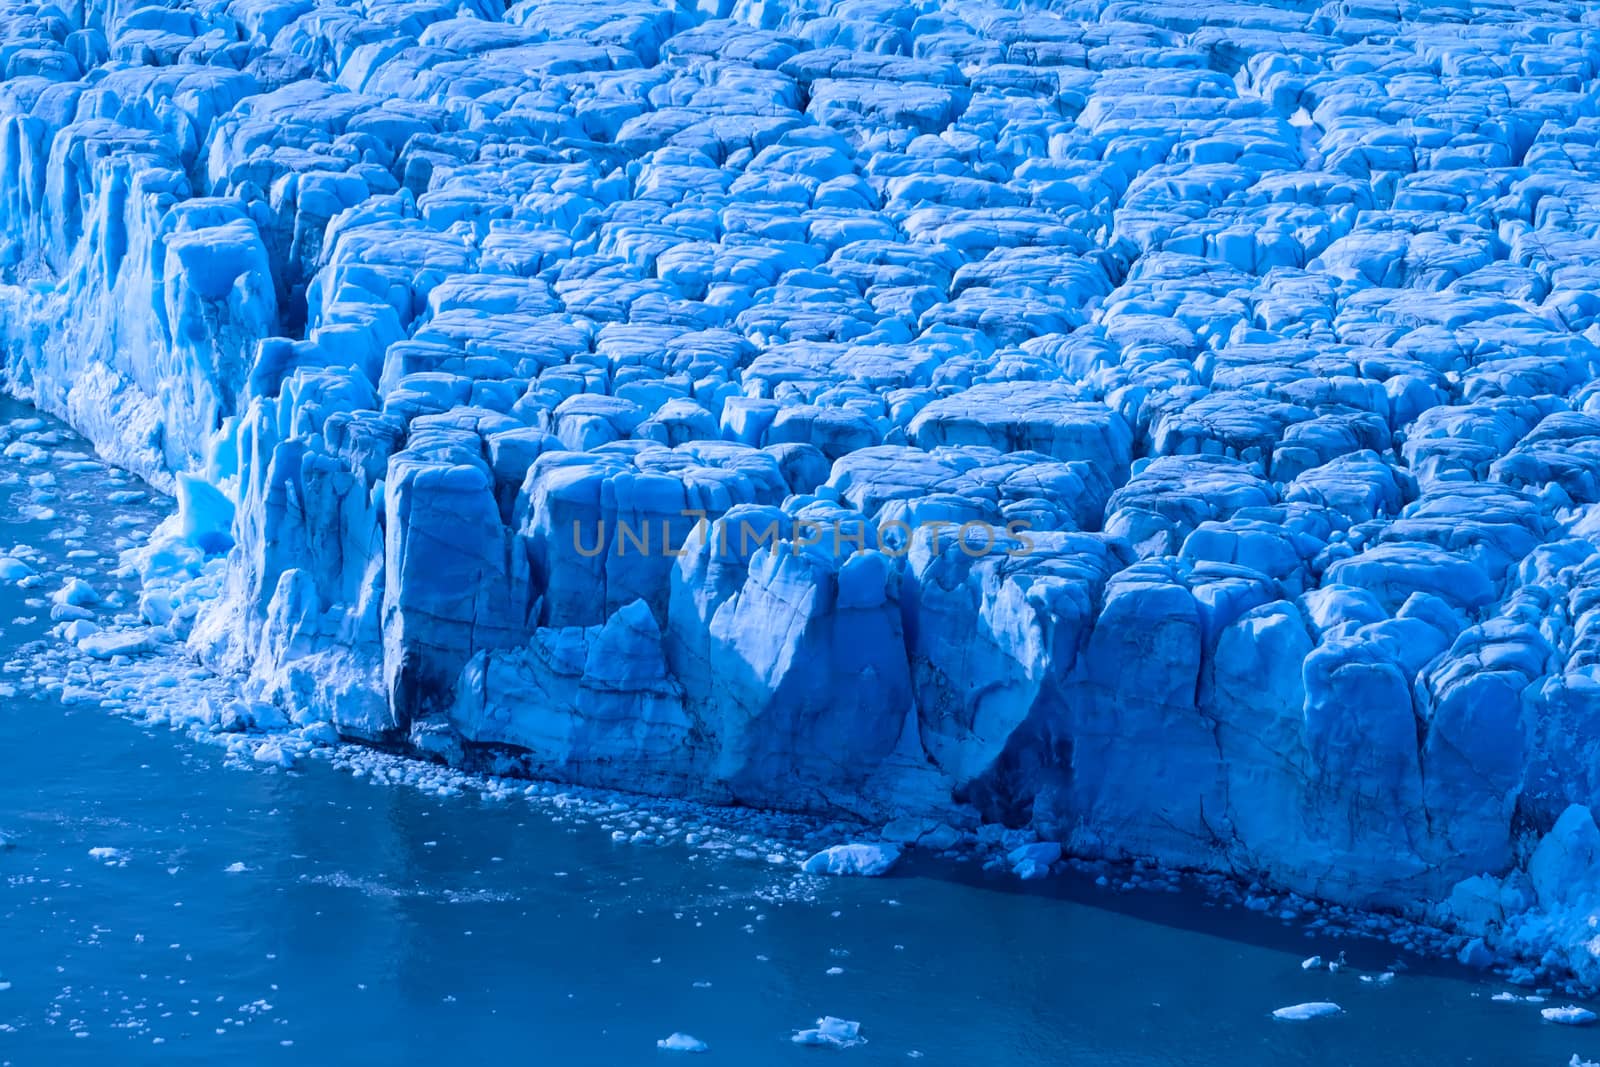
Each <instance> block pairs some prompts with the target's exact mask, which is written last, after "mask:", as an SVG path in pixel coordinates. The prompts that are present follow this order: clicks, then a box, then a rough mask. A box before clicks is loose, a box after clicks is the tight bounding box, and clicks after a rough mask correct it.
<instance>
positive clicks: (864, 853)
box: [802, 842, 900, 878]
mask: <svg viewBox="0 0 1600 1067" xmlns="http://www.w3.org/2000/svg"><path fill="white" fill-rule="evenodd" d="M899 862H900V850H899V849H898V848H896V847H895V846H894V845H874V844H865V843H861V842H856V843H853V844H849V845H834V846H833V847H831V848H825V849H823V850H822V851H821V852H818V853H817V854H816V855H814V856H812V857H811V858H810V859H808V860H806V862H805V864H804V866H803V867H802V869H803V870H804V871H805V872H806V873H807V874H833V875H849V874H856V875H861V876H862V877H864V878H876V877H878V876H879V875H883V874H888V873H889V871H890V869H891V868H893V867H894V865H895V864H896V863H899Z"/></svg>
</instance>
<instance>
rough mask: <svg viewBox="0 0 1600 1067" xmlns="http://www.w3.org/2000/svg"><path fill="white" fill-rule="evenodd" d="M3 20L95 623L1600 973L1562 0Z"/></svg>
mask: <svg viewBox="0 0 1600 1067" xmlns="http://www.w3.org/2000/svg"><path fill="white" fill-rule="evenodd" d="M335 8H337V10H335ZM0 9H3V13H0V39H3V40H4V41H5V43H6V49H5V50H4V52H3V54H5V55H6V56H8V57H10V58H9V59H8V60H7V69H6V72H5V73H6V80H5V83H4V87H3V92H0V126H3V128H4V129H5V130H6V131H8V132H7V136H6V137H4V138H0V305H3V306H0V340H3V341H4V347H3V351H4V352H5V356H4V368H5V369H4V374H5V381H6V384H7V385H8V387H9V388H11V389H14V390H16V391H18V392H21V393H23V394H25V395H27V396H29V397H31V398H33V399H35V400H36V401H38V402H39V403H40V404H41V405H43V406H44V407H46V408H48V409H49V410H51V411H53V412H56V413H58V414H60V415H63V416H64V417H66V418H67V419H69V420H70V421H71V422H72V423H73V424H74V425H75V426H76V427H78V428H79V429H80V430H82V431H84V432H85V433H87V434H88V435H89V436H90V437H91V438H92V440H93V441H94V443H95V445H96V447H97V448H98V449H99V450H100V452H101V454H102V455H103V456H105V457H106V458H108V459H110V460H113V461H115V462H118V463H121V464H123V465H126V466H129V467H131V468H133V469H135V470H137V471H139V472H141V473H142V474H144V475H146V476H147V477H149V478H150V479H152V480H153V481H155V482H156V483H157V484H159V485H160V486H162V487H163V488H166V489H169V490H171V491H172V492H174V493H175V494H176V495H177V497H178V517H177V519H176V520H175V521H174V522H172V523H171V524H169V525H168V526H167V527H165V528H163V529H162V530H161V531H159V532H158V534H157V535H156V536H154V537H152V539H151V544H150V546H149V549H148V550H147V551H145V552H143V553H142V557H141V559H140V560H139V562H138V566H139V568H140V570H141V574H142V576H143V578H144V583H145V588H144V592H143V595H141V597H140V598H139V602H138V604H137V606H136V607H137V610H136V612H135V611H133V610H132V609H131V608H130V610H128V611H126V612H124V610H123V609H124V607H125V606H124V605H115V604H105V603H96V602H95V601H94V600H93V599H91V598H90V595H89V594H90V593H92V592H93V591H92V590H85V589H83V588H80V585H81V583H79V584H72V583H69V584H68V587H67V588H64V589H61V590H59V591H57V595H56V597H55V598H54V599H53V600H52V601H51V602H50V603H49V605H48V610H49V611H50V614H51V616H52V618H53V620H54V621H55V622H58V623H63V624H67V625H72V624H75V623H78V622H85V623H89V624H91V625H94V626H97V627H100V629H99V630H98V631H96V632H91V631H89V630H88V629H87V627H78V628H77V629H75V630H71V631H66V630H64V631H63V633H64V634H65V633H69V632H70V633H71V634H73V635H74V636H73V638H72V639H74V640H76V641H78V642H80V644H82V643H85V642H87V648H88V649H90V650H91V651H98V652H100V653H103V654H105V655H106V656H108V657H109V658H110V661H116V660H119V659H122V658H128V657H133V656H135V655H137V654H139V652H140V650H141V648H142V643H143V641H144V640H145V638H143V637H139V636H135V635H136V634H137V632H138V630H139V628H141V627H142V628H144V629H145V630H147V631H149V636H148V639H149V640H151V641H156V642H164V641H166V640H168V639H170V640H172V641H174V642H183V643H184V644H185V645H186V646H187V647H188V648H189V649H190V650H191V651H193V652H194V653H195V654H196V655H199V656H201V657H203V658H204V659H205V660H206V661H207V662H208V663H209V664H210V665H211V666H213V667H214V668H217V669H219V670H225V671H230V672H238V673H240V674H243V675H245V676H247V677H248V679H249V683H248V684H249V687H250V692H249V694H248V695H249V698H250V699H251V700H253V701H259V702H260V703H261V704H263V705H271V706H273V707H276V708H278V709H279V710H280V713H281V714H282V716H283V717H284V720H285V723H286V725H289V726H292V727H294V728H296V729H306V728H309V727H312V726H314V725H315V724H322V725H323V726H324V727H325V729H326V731H331V732H332V734H333V735H334V736H337V737H342V738H344V739H348V740H359V741H372V742H380V743H383V744H387V745H399V746H406V747H408V748H409V749H410V750H411V751H413V752H416V753H419V754H422V755H426V756H427V757H429V758H431V759H437V760H441V761H445V762H450V763H454V764H457V765H468V766H476V765H491V766H494V767H496V768H499V769H502V770H504V771H505V772H506V773H517V774H524V775H532V776H537V777H546V778H554V779H559V780H563V781H576V782H584V783H588V784H593V785H605V786H623V787H627V788H632V789H638V790H644V791H650V792H659V793H670V794H673V795H683V796H691V797H694V798H696V799H701V800H712V801H717V802H732V803H741V804H749V805H758V806H763V807H776V808H784V809H800V810H805V811H808V812H813V813H819V814H827V815H830V816H832V815H835V814H837V815H839V816H842V817H849V818H851V819H870V820H872V821H874V822H877V823H884V822H888V821H890V820H896V819H900V818H909V819H912V820H919V821H926V822H929V823H931V824H933V825H934V826H938V825H944V826H947V827H949V828H950V833H953V834H956V835H958V837H957V839H959V835H961V834H966V833H971V832H974V831H975V830H976V829H977V828H978V827H980V826H982V825H1000V826H1006V827H1028V828H1031V830H1032V831H1034V834H1035V837H1034V838H1032V839H1030V841H1029V842H1021V841H1019V842H1016V843H1014V844H1009V845H1008V847H1007V851H1008V852H1009V851H1010V850H1011V849H1015V848H1017V847H1018V846H1020V845H1022V844H1029V843H1032V842H1033V841H1038V842H1055V843H1058V844H1059V845H1060V846H1061V848H1062V850H1063V854H1064V855H1077V856H1092V857H1101V858H1111V859H1137V858H1144V859H1155V860H1160V861H1164V862H1170V863H1173V864H1178V865H1183V866H1190V867H1202V868H1207V869H1213V870H1222V871H1226V872H1230V873H1234V874H1241V875H1247V876H1250V877H1265V878H1268V879H1270V881H1271V882H1272V884H1273V886H1274V888H1277V889H1282V890H1291V891H1295V892H1299V893H1302V894H1306V895H1310V896H1316V897H1319V898H1324V899H1333V900H1338V901H1342V902H1347V903H1353V904H1360V905H1379V906H1384V907H1393V908H1398V909H1402V910H1405V911H1407V912H1408V913H1409V914H1412V915H1413V916H1418V917H1431V918H1435V919H1437V920H1439V921H1442V922H1447V923H1449V924H1451V925H1452V926H1453V927H1455V928H1457V929H1459V930H1461V931H1462V933H1463V935H1465V936H1468V937H1469V939H1471V938H1476V939H1480V940H1481V941H1482V945H1483V948H1484V949H1485V950H1486V951H1487V952H1489V953H1493V954H1497V955H1498V954H1507V955H1515V954H1523V955H1531V956H1532V957H1535V958H1540V957H1543V956H1544V954H1545V952H1546V951H1547V950H1548V949H1550V948H1552V947H1554V948H1556V950H1557V953H1556V958H1557V959H1558V960H1559V961H1560V962H1561V965H1562V966H1566V967H1569V968H1572V969H1579V970H1586V971H1588V972H1592V973H1595V974H1600V964H1597V963H1596V962H1595V961H1594V959H1593V954H1592V953H1589V952H1588V951H1587V950H1586V949H1585V947H1584V942H1585V940H1587V938H1586V937H1584V936H1581V935H1582V933H1583V927H1582V922H1583V916H1584V915H1586V914H1587V912H1586V910H1585V909H1586V908H1587V907H1588V905H1587V904H1586V902H1585V900H1584V897H1583V893H1582V892H1578V893H1572V892H1563V891H1560V890H1552V889H1551V881H1550V879H1549V878H1548V877H1546V876H1545V875H1544V874H1540V873H1539V870H1540V869H1543V868H1545V867H1547V866H1548V864H1547V862H1546V860H1548V861H1549V862H1550V863H1555V864H1556V865H1557V866H1560V867H1563V868H1569V869H1570V870H1571V871H1572V872H1573V873H1574V875H1575V877H1577V881H1576V882H1575V883H1573V884H1574V885H1575V886H1579V887H1582V886H1588V885H1590V884H1593V883H1594V882H1595V879H1592V878H1590V877H1589V875H1588V873H1587V871H1588V870H1589V868H1590V867H1591V866H1592V862H1591V861H1592V859H1593V857H1592V855H1590V852H1589V851H1585V849H1586V848H1587V846H1585V845H1584V840H1583V838H1584V835H1583V833H1582V832H1581V831H1575V830H1573V826H1572V825H1568V826H1565V827H1563V826H1562V825H1561V823H1562V822H1563V820H1567V816H1565V815H1564V814H1563V813H1564V812H1566V811H1567V810H1568V809H1569V808H1570V807H1571V806H1572V805H1580V806H1582V807H1583V808H1584V809H1585V810H1592V809H1593V806H1594V804H1595V803H1596V802H1597V801H1600V773H1597V772H1596V770H1595V767H1594V765H1593V764H1594V761H1593V760H1592V759H1589V758H1588V747H1587V741H1586V740H1585V739H1586V738H1588V737H1590V736H1592V735H1593V733H1594V727H1595V724H1596V721H1597V716H1600V703H1597V700H1600V697H1597V695H1596V694H1597V692H1600V690H1597V688H1596V685H1595V681H1596V678H1595V676H1594V664H1593V660H1594V649H1593V647H1592V644H1593V641H1592V635H1593V632H1594V631H1595V623H1596V619H1595V618H1594V612H1595V610H1596V608H1595V604H1594V601H1595V597H1594V595H1593V594H1594V590H1595V588H1597V587H1600V551H1597V549H1600V519H1597V518H1596V512H1595V508H1596V507H1597V506H1600V460H1597V457H1600V423H1597V421H1596V420H1597V418H1600V392H1597V388H1596V385H1595V382H1596V381H1597V380H1600V325H1597V324H1600V305H1597V304H1596V301H1595V298H1594V297H1593V295H1592V294H1593V292H1594V289H1595V286H1596V282H1597V280H1600V252H1597V251H1596V248H1595V245H1594V230H1595V220H1594V218H1593V215H1594V210H1595V204H1596V203H1597V202H1600V201H1597V199H1596V195H1595V190H1594V186H1595V182H1594V180H1593V176H1592V175H1591V174H1590V170H1591V169H1592V167H1591V164H1592V163H1593V162H1594V160H1593V159H1592V158H1591V157H1593V156H1594V154H1595V150H1596V146H1595V141H1596V137H1595V135H1594V129H1593V128H1592V127H1593V126H1594V120H1595V115H1594V113H1593V112H1594V108H1593V102H1592V101H1591V100H1590V99H1589V98H1588V97H1587V96H1586V95H1585V94H1584V93H1583V92H1582V91H1580V89H1577V88H1574V86H1579V87H1581V86H1583V85H1585V84H1587V81H1588V80H1591V79H1592V75H1593V72H1594V70H1595V69H1596V67H1597V64H1600V46H1597V45H1596V43H1595V41H1593V40H1592V39H1591V38H1592V34H1591V33H1590V27H1589V25H1588V22H1589V19H1590V12H1589V11H1588V9H1587V8H1586V7H1585V6H1584V5H1582V4H1579V3H1575V2H1570V0H1552V2H1549V3H1541V4H1536V5H1522V6H1520V7H1517V8H1515V9H1511V8H1505V7H1494V6H1492V5H1488V4H1474V3H1461V4H1451V5H1446V6H1442V7H1441V6H1440V5H1437V4H1430V3H1424V2H1420V0H1401V2H1399V3H1397V4H1387V5H1376V6H1374V5H1367V6H1363V7H1360V8H1359V10H1358V9H1357V8H1355V7H1351V6H1350V5H1322V6H1306V5H1295V4H1288V3H1274V2H1254V3H1240V4H1232V5H1227V6H1225V7H1218V6H1217V5H1203V4H1196V3H1186V2H1181V3H1176V4H1174V3H1153V2H1152V3H1145V2H1131V3H1118V4H1103V3H1098V2H1077V0H1073V2H1063V3H1050V4H1039V3H1032V2H1031V0H1030V2H1028V3H1023V2H1021V0H1008V2H1006V3H1003V4H1001V5H1000V6H999V7H998V8H994V9H993V10H991V9H989V8H984V9H982V10H974V11H966V10H964V9H963V10H954V9H949V8H947V7H942V6H940V5H938V4H935V3H933V2H932V0H912V2H910V3H908V4H906V5H901V6H900V7H897V8H895V9H894V10H892V11H891V10H890V9H889V8H887V7H883V6H882V5H871V4H868V5H862V4H859V3H845V2H834V0H819V2H817V3H805V4H800V3H788V2H775V3H762V4H718V3H710V2H707V3H700V4H697V5H688V6H684V5H672V4H665V3H655V2H647V3H640V4H634V3H629V4H624V5H620V6H616V7H605V6H601V7H595V8H594V9H593V10H590V9H588V8H585V9H584V10H581V11H580V10H579V9H578V8H577V7H574V6H573V5H570V4H564V3H556V2H551V0H518V2H515V3H511V4H504V3H501V2H500V0H470V2H468V3H465V4H462V5H455V6H438V7H429V8H426V9H423V8H418V7H416V6H415V5H410V4H404V3H396V2H390V0H377V2H374V3H369V4H366V5H363V6H361V7H360V8H359V10H357V9H351V8H349V7H348V5H346V6H339V5H332V6H330V5H329V4H327V3H323V2H321V0H308V2H305V3H297V4H291V5H288V6H284V5H270V4H261V3H243V4H232V5H222V6H219V5H216V4H211V3H203V2H200V0H178V2H177V3H175V4H166V5H156V6H151V5H150V4H143V5H142V6H141V3H140V2H137V0H136V2H135V3H134V4H133V5H131V6H130V5H126V4H125V5H120V6H115V7H112V6H109V5H106V4H104V3H102V2H100V0H90V2H89V3H87V4H83V5H77V6H73V7H71V9H70V10H66V9H58V8H56V7H48V6H47V7H37V6H35V5H33V4H31V3H28V2H24V0H3V2H0ZM42 431H44V427H43V426H28V425H24V424H12V425H10V426H8V427H7V428H5V432H4V439H3V441H0V447H3V448H4V450H5V451H6V453H7V454H8V455H10V456H12V457H14V458H16V459H17V460H18V461H19V462H20V463H22V464H23V465H25V466H27V467H28V468H29V469H30V470H34V468H37V470H34V473H37V474H46V473H48V472H47V469H46V468H48V466H49V464H50V463H51V462H52V458H51V455H52V454H51V451H50V445H51V442H50V441H48V440H47V439H46V438H45V437H42V436H38V435H40V434H41V433H42ZM33 488H34V491H35V492H37V493H41V494H47V493H48V492H49V486H48V484H47V483H46V482H44V481H40V482H39V483H37V485H36V486H34V487H33ZM36 506H37V507H40V508H46V507H48V502H47V501H46V500H44V499H43V497H40V498H38V502H37V504H36ZM4 559H5V560H10V561H11V562H4V561H3V560H0V580H3V581H22V582H28V581H33V580H35V579H36V578H37V576H34V575H28V574H25V573H23V572H22V570H20V569H19V567H25V566H27V562H26V559H25V557H24V556H23V555H21V554H20V550H19V554H13V555H8V556H6V557H4ZM19 561H20V562H19ZM124 615H125V616H126V617H123V616H124ZM215 721H216V724H217V725H218V728H219V729H221V728H222V721H221V719H220V718H218V719H217V720H215ZM230 721H231V722H233V723H234V724H236V725H237V724H238V723H240V722H242V721H243V719H242V718H241V717H239V716H235V717H234V718H233V719H232V720H230ZM228 732H230V734H232V733H233V732H234V731H228ZM291 748H293V746H292V745H291ZM268 754H270V749H269V751H268ZM1590 821H1591V822H1592V818H1591V820H1590ZM1569 822H1570V820H1569ZM845 836H846V835H845V834H843V833H841V835H840V837H841V839H843V838H845ZM941 839H943V840H949V839H950V835H949V834H943V833H941V834H939V835H938V836H937V837H928V838H927V843H926V844H924V843H923V841H922V840H921V839H916V840H913V839H906V840H904V841H902V842H901V843H902V844H905V845H907V846H909V847H925V848H929V849H935V848H936V845H935V842H936V841H938V840H941ZM1552 839H1554V840H1556V841H1557V842H1558V843H1560V844H1561V849H1562V850H1563V851H1564V853H1570V855H1569V856H1567V857H1566V858H1563V856H1560V855H1558V856H1556V857H1555V858H1554V859H1551V857H1550V856H1548V855H1547V856H1546V858H1545V860H1539V861H1538V862H1534V860H1535V859H1536V857H1537V855H1538V852H1539V851H1541V850H1543V851H1548V850H1545V847H1544V845H1542V844H1540V842H1541V841H1548V840H1552ZM1569 846H1570V847H1569ZM1591 851H1592V850H1591ZM1046 852H1047V850H1044V851H1040V852H1039V853H1038V854H1035V853H1028V854H1025V855H1023V856H1022V857H1020V858H1019V859H1017V860H1016V861H1015V862H1008V863H1007V867H1008V869H1010V870H1013V871H1014V872H1015V873H1016V874H1018V875H1022V876H1025V877H1036V876H1042V875H1043V874H1045V873H1047V872H1048V871H1050V870H1051V869H1052V868H1053V867H1054V865H1055V862H1056V859H1055V858H1052V857H1050V856H1048V855H1046V854H1045V853H1046ZM1007 859H1008V860H1009V856H1008V857H1007ZM1558 861H1559V862H1558ZM824 866H826V864H824ZM1590 936H1592V935H1590ZM1474 955H1475V957H1476V958H1477V959H1478V960H1480V961H1481V960H1482V959H1483V958H1485V957H1484V955H1483V953H1474Z"/></svg>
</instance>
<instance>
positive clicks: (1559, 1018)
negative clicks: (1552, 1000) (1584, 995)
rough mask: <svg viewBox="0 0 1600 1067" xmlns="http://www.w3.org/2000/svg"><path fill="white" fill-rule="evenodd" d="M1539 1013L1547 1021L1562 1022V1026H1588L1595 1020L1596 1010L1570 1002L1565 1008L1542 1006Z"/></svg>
mask: <svg viewBox="0 0 1600 1067" xmlns="http://www.w3.org/2000/svg"><path fill="white" fill-rule="evenodd" d="M1539 1014H1540V1015H1542V1016H1544V1019H1545V1021H1546V1022H1551V1023H1560V1024H1561V1025H1562V1026H1588V1025H1589V1024H1590V1023H1592V1022H1594V1020H1595V1014H1594V1012H1592V1011H1590V1010H1589V1009H1588V1008H1580V1007H1578V1006H1577V1005H1576V1004H1568V1005H1567V1006H1566V1007H1564V1008H1541V1009H1540V1010H1539Z"/></svg>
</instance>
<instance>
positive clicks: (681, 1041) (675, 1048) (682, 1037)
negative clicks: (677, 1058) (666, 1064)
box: [656, 1033, 710, 1052]
mask: <svg viewBox="0 0 1600 1067" xmlns="http://www.w3.org/2000/svg"><path fill="white" fill-rule="evenodd" d="M656 1048H659V1049H666V1050H667V1051H668V1052H706V1051H708V1050H709V1048H710V1046H708V1045H707V1044H706V1043H705V1042H704V1041H701V1040H700V1039H699V1038H698V1037H693V1036H691V1035H689V1034H684V1033H675V1034H673V1035H672V1036H670V1037H664V1038H662V1039H661V1040H660V1041H657V1042H656Z"/></svg>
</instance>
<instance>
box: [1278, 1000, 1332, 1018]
mask: <svg viewBox="0 0 1600 1067" xmlns="http://www.w3.org/2000/svg"><path fill="white" fill-rule="evenodd" d="M1342 1014H1344V1009H1343V1008H1341V1007H1339V1005H1337V1004H1334V1003H1333V1002H1331V1001H1327V1000H1313V1001H1308V1002H1307V1003H1305V1004H1291V1005H1289V1006H1288V1007H1287V1008H1279V1009H1278V1010H1277V1011H1275V1012H1273V1013H1272V1017H1273V1018H1274V1019H1285V1020H1287V1021H1289V1022H1301V1021H1303V1020H1306V1019H1321V1018H1323V1017H1324V1016H1328V1015H1342Z"/></svg>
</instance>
